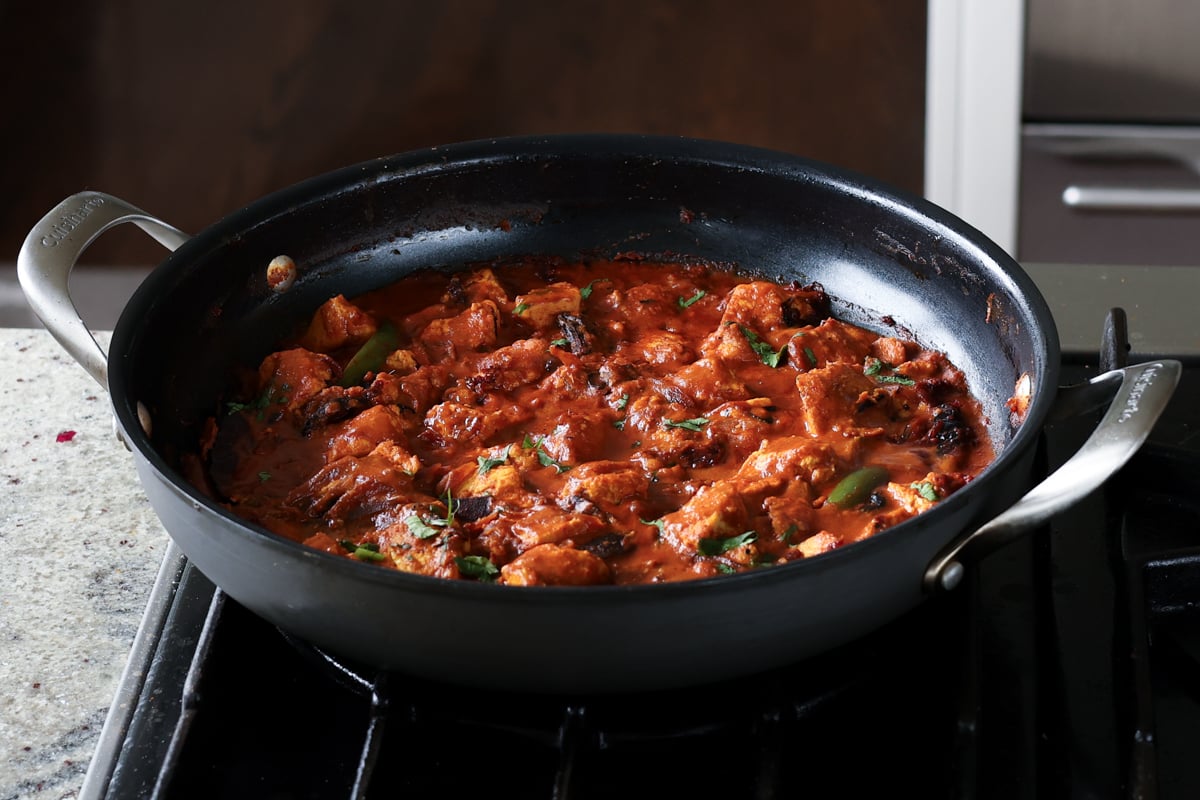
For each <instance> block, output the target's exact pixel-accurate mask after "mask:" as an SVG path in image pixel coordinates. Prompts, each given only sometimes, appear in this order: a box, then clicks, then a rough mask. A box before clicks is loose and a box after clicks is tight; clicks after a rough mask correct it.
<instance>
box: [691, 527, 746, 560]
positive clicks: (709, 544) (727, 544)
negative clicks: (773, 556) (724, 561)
mask: <svg viewBox="0 0 1200 800" xmlns="http://www.w3.org/2000/svg"><path fill="white" fill-rule="evenodd" d="M757 540H758V534H757V533H755V532H754V531H746V532H745V533H742V534H738V535H737V536H730V537H729V538H728V539H701V540H700V541H699V542H698V543H697V544H696V549H697V550H699V551H700V553H701V554H702V555H706V556H719V555H721V554H722V553H728V552H729V551H730V550H736V549H737V548H739V547H741V546H742V545H747V544H750V543H751V542H753V541H757Z"/></svg>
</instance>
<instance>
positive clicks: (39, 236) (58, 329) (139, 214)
mask: <svg viewBox="0 0 1200 800" xmlns="http://www.w3.org/2000/svg"><path fill="white" fill-rule="evenodd" d="M123 222H132V223H134V224H136V225H137V226H138V227H139V228H141V229H142V230H143V231H145V232H146V233H148V234H149V235H150V236H151V237H153V238H154V240H155V241H157V242H158V243H159V244H161V245H162V246H163V247H165V248H167V249H168V250H174V249H175V248H177V247H179V246H180V245H181V244H183V243H184V242H186V241H187V240H188V239H189V238H190V237H189V236H188V235H187V234H185V233H183V232H182V231H180V230H179V229H177V228H174V227H172V226H170V225H168V224H166V223H165V222H162V221H161V220H159V219H156V218H154V217H152V216H150V215H149V214H147V213H146V212H145V211H142V210H141V209H140V208H135V207H134V206H131V205H129V204H128V203H126V202H125V201H124V200H119V199H117V198H116V197H113V196H112V195H107V194H101V193H100V192H80V193H79V194H76V195H72V196H70V197H68V198H67V199H66V200H63V201H62V202H61V203H59V204H58V205H57V206H55V207H54V209H53V210H52V211H50V213H48V214H46V216H44V217H42V219H41V221H40V222H38V223H37V225H35V226H34V227H33V230H31V231H30V232H29V235H28V236H27V237H25V243H24V244H23V245H21V252H20V254H19V255H18V256H17V278H18V280H20V282H21V289H22V290H23V291H24V292H25V298H26V299H27V300H28V301H29V305H30V307H31V308H32V309H33V313H34V314H36V315H37V317H38V319H40V320H41V321H42V324H43V325H45V326H46V329H47V330H48V331H50V334H51V335H52V336H54V338H55V339H57V340H58V343H59V344H61V345H62V346H63V348H64V349H65V350H66V351H67V352H68V353H70V354H71V356H72V358H74V359H75V360H76V361H78V362H79V363H80V365H81V366H83V368H84V369H86V370H87V371H88V374H89V375H91V376H92V377H93V378H95V379H96V380H97V381H98V382H99V383H100V385H101V386H103V387H104V388H105V389H107V388H108V358H107V356H106V355H105V354H104V350H103V349H102V348H101V347H100V344H99V343H98V342H97V341H96V339H95V337H93V336H92V334H91V332H90V331H89V330H88V329H87V326H86V325H84V324H83V319H81V318H80V316H79V312H78V311H77V310H76V308H75V303H74V301H72V300H71V294H70V291H69V287H68V277H69V276H70V274H71V270H72V269H73V268H74V267H75V262H77V261H78V260H79V256H80V254H82V253H83V251H84V250H86V249H87V248H88V246H89V245H91V243H92V242H94V241H95V240H96V237H98V236H99V235H100V234H102V233H104V232H105V231H106V230H108V229H109V228H112V227H114V226H116V225H120V224H121V223H123Z"/></svg>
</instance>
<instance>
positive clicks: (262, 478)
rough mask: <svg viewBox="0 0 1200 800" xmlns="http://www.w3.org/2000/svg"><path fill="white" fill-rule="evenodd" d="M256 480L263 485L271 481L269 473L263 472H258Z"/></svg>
mask: <svg viewBox="0 0 1200 800" xmlns="http://www.w3.org/2000/svg"><path fill="white" fill-rule="evenodd" d="M258 479H259V480H260V481H262V482H263V483H266V482H267V481H269V480H271V473H269V472H265V471H264V472H260V473H258Z"/></svg>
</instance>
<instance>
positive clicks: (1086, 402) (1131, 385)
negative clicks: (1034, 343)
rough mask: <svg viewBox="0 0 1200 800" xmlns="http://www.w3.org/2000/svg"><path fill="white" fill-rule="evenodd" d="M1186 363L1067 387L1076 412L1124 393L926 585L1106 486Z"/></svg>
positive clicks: (945, 555)
mask: <svg viewBox="0 0 1200 800" xmlns="http://www.w3.org/2000/svg"><path fill="white" fill-rule="evenodd" d="M1182 373H1183V365H1182V364H1181V363H1180V362H1178V361H1173V360H1166V359H1164V360H1161V361H1150V362H1147V363H1145V364H1134V365H1133V366H1129V367H1125V368H1124V369H1115V370H1112V371H1111V372H1106V373H1104V374H1103V375H1098V376H1096V377H1095V378H1092V380H1090V381H1089V382H1087V383H1085V384H1080V385H1079V386H1072V387H1069V388H1066V389H1061V390H1060V396H1059V405H1060V406H1065V408H1067V409H1069V410H1071V411H1073V412H1081V411H1082V410H1084V409H1087V408H1095V407H1097V405H1099V403H1097V402H1096V400H1097V399H1098V397H1097V396H1098V395H1101V394H1107V393H1108V392H1110V391H1111V390H1112V388H1113V387H1114V386H1116V395H1115V396H1114V397H1113V399H1112V403H1111V405H1109V407H1108V411H1107V412H1105V414H1104V417H1103V419H1101V420H1100V424H1099V425H1098V426H1096V430H1094V431H1092V435H1091V436H1090V437H1089V438H1088V440H1087V441H1086V442H1084V443H1083V446H1082V447H1080V448H1079V450H1078V451H1077V452H1076V453H1075V455H1073V456H1071V458H1070V459H1068V460H1067V462H1066V463H1065V464H1063V465H1062V466H1061V467H1059V468H1058V469H1057V470H1055V471H1054V472H1053V473H1052V474H1051V475H1050V476H1049V477H1048V478H1046V479H1045V480H1044V481H1042V482H1041V483H1039V484H1038V485H1037V486H1035V487H1034V488H1033V489H1032V490H1030V491H1029V493H1028V494H1026V495H1025V496H1024V497H1022V498H1021V499H1020V500H1018V501H1017V502H1016V503H1014V504H1013V505H1012V507H1010V508H1009V509H1008V510H1006V511H1004V512H1003V513H1001V514H1000V515H999V516H997V517H996V518H995V519H993V520H992V521H991V522H988V523H987V524H985V525H984V526H983V527H981V528H978V529H977V530H976V531H975V532H974V533H971V534H969V535H967V536H965V537H963V538H961V539H959V540H957V541H956V542H953V543H952V544H951V545H950V546H949V547H947V548H946V549H945V550H943V551H942V552H941V553H940V554H939V555H938V556H937V558H935V559H934V560H933V561H932V562H931V563H930V565H929V567H928V569H926V571H925V581H924V583H925V589H926V590H927V591H930V592H939V591H945V590H949V589H953V588H954V587H955V586H957V585H958V584H959V582H960V581H961V580H962V577H963V562H967V561H970V560H972V559H978V558H980V557H982V556H983V555H986V554H987V553H990V552H991V551H993V550H995V549H996V548H998V547H1000V546H1002V545H1004V544H1007V543H1008V542H1010V541H1012V540H1013V539H1016V538H1017V537H1019V536H1022V535H1024V534H1025V533H1027V532H1028V531H1029V530H1031V529H1032V528H1034V527H1036V526H1038V525H1040V524H1042V523H1044V522H1045V521H1046V520H1048V519H1050V517H1052V516H1054V515H1055V514H1057V513H1058V512H1060V511H1063V510H1065V509H1067V508H1069V507H1070V506H1072V505H1074V504H1075V503H1077V502H1079V501H1080V500H1082V499H1083V498H1084V497H1086V496H1087V495H1088V494H1090V493H1091V492H1093V491H1095V490H1096V489H1098V488H1099V487H1100V486H1101V485H1103V483H1104V482H1105V481H1106V480H1108V479H1109V477H1111V476H1112V475H1113V473H1115V472H1116V471H1117V470H1119V469H1120V468H1121V467H1123V466H1125V463H1126V462H1127V461H1129V459H1130V458H1131V457H1132V456H1133V454H1134V453H1136V452H1137V451H1138V448H1140V447H1141V446H1142V443H1143V442H1145V441H1146V437H1148V436H1149V435H1150V431H1151V429H1153V427H1154V423H1155V422H1157V421H1158V418H1159V416H1160V415H1161V414H1162V412H1163V409H1165V408H1166V407H1167V402H1168V401H1169V400H1170V399H1171V395H1172V393H1173V392H1174V391H1175V387H1176V385H1177V384H1178V383H1179V377H1180V375H1181V374H1182Z"/></svg>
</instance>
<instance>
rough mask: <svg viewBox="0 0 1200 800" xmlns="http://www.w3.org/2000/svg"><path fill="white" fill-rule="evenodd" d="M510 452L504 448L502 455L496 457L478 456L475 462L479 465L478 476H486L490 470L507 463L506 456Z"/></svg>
mask: <svg viewBox="0 0 1200 800" xmlns="http://www.w3.org/2000/svg"><path fill="white" fill-rule="evenodd" d="M510 452H511V450H510V449H509V448H507V447H506V448H504V455H502V456H499V457H496V456H479V457H478V458H476V459H475V461H476V462H477V463H478V464H479V474H480V475H486V474H487V473H488V472H489V471H491V470H492V469H494V468H496V467H498V466H500V465H501V464H503V463H504V462H506V461H508V454H509V453H510Z"/></svg>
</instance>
